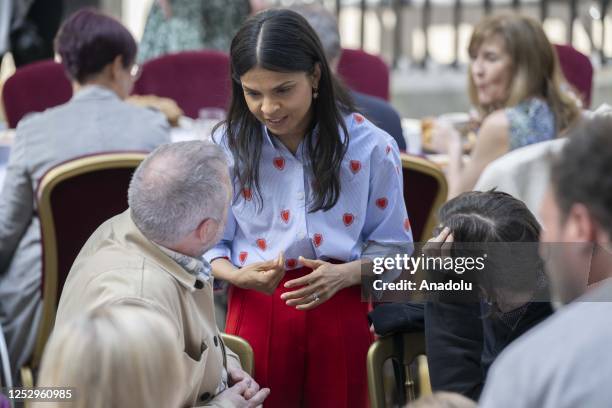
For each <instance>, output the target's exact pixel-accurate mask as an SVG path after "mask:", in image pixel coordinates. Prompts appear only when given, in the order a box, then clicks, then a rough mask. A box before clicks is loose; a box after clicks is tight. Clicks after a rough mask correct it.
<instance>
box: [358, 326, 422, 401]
mask: <svg viewBox="0 0 612 408" xmlns="http://www.w3.org/2000/svg"><path fill="white" fill-rule="evenodd" d="M401 336H402V337H403V339H402V340H403V341H402V344H403V347H404V350H403V361H399V363H400V364H401V365H402V366H403V367H404V370H405V373H406V383H405V384H404V387H405V388H406V395H407V396H408V400H409V401H411V400H414V399H415V397H416V395H415V394H416V390H415V387H414V381H413V377H412V375H411V373H410V371H409V365H410V364H411V363H412V362H413V361H415V360H416V359H417V357H419V356H420V355H424V354H425V334H424V333H423V332H416V333H403V334H402V335H401ZM398 357H399V355H398V350H397V349H396V347H395V341H394V336H393V335H391V336H385V337H381V338H380V339H378V340H377V341H375V342H374V343H372V345H371V346H370V348H369V350H368V357H367V369H368V393H369V396H370V406H371V408H385V406H386V403H385V386H384V376H383V366H384V363H385V361H387V360H389V359H391V358H396V359H397V358H398ZM422 367H423V365H422V364H420V365H419V373H418V375H419V380H420V382H419V383H420V385H421V387H420V394H422V395H424V394H427V393H431V385H430V382H429V371H428V370H427V369H426V368H422Z"/></svg>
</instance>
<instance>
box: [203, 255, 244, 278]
mask: <svg viewBox="0 0 612 408" xmlns="http://www.w3.org/2000/svg"><path fill="white" fill-rule="evenodd" d="M210 264H211V266H212V272H213V276H214V277H215V279H221V280H224V281H227V282H230V283H233V280H234V278H235V276H236V271H237V270H238V268H236V266H234V265H233V264H232V263H231V262H230V261H229V260H227V259H226V258H217V259H215V260H213V261H212V262H211V263H210Z"/></svg>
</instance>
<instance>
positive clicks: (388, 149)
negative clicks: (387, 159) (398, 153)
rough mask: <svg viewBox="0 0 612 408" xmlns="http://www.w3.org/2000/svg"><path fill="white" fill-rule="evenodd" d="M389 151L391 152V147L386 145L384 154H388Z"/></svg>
mask: <svg viewBox="0 0 612 408" xmlns="http://www.w3.org/2000/svg"><path fill="white" fill-rule="evenodd" d="M390 151H391V146H389V145H387V148H386V149H385V152H386V153H387V154H389V152H390Z"/></svg>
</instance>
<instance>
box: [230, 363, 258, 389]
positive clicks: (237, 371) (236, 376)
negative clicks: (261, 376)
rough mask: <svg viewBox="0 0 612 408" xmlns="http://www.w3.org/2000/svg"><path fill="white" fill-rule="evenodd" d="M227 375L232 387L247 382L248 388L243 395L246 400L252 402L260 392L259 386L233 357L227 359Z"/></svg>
mask: <svg viewBox="0 0 612 408" xmlns="http://www.w3.org/2000/svg"><path fill="white" fill-rule="evenodd" d="M227 374H228V376H229V379H228V380H229V383H230V385H234V384H238V383H240V382H246V384H247V385H248V388H247V389H246V390H245V391H244V393H243V394H242V396H243V397H244V399H247V400H250V399H251V398H253V397H254V396H255V395H256V394H257V392H259V384H257V382H256V381H255V380H254V379H253V378H252V377H251V376H250V375H249V374H248V373H247V372H246V371H244V370H243V369H242V367H240V364H239V363H238V362H237V361H236V359H234V358H231V357H229V358H228V359H227Z"/></svg>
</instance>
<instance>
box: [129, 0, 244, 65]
mask: <svg viewBox="0 0 612 408" xmlns="http://www.w3.org/2000/svg"><path fill="white" fill-rule="evenodd" d="M170 5H171V7H172V16H171V17H170V18H169V19H166V17H165V16H164V13H163V11H162V9H161V7H160V6H159V3H158V2H157V0H155V1H154V2H153V5H152V6H151V10H150V12H149V16H148V18H147V23H146V25H145V29H144V33H143V36H142V40H141V42H140V45H139V49H138V58H137V59H138V62H139V63H142V62H145V61H147V60H150V59H152V58H155V57H159V56H161V55H164V54H169V53H173V52H179V51H187V50H201V49H215V50H220V51H225V52H229V47H230V43H231V41H232V38H233V37H234V34H236V32H237V31H238V28H239V27H240V25H241V24H242V22H243V21H244V19H245V18H246V17H247V16H248V15H249V13H250V11H251V7H250V3H249V0H170Z"/></svg>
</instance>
